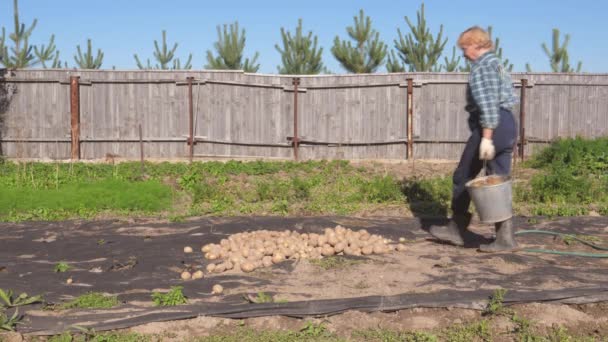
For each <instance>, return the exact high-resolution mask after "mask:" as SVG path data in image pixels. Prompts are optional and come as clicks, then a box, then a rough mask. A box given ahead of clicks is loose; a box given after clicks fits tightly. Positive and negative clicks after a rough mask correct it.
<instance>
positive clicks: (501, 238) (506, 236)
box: [479, 219, 518, 253]
mask: <svg viewBox="0 0 608 342" xmlns="http://www.w3.org/2000/svg"><path fill="white" fill-rule="evenodd" d="M494 227H495V228H496V239H495V240H494V242H492V243H489V244H482V245H480V246H479V251H480V252H485V253H495V252H508V251H512V250H515V249H517V248H518V246H517V241H515V228H514V227H513V220H512V219H508V220H506V221H502V222H497V223H495V224H494Z"/></svg>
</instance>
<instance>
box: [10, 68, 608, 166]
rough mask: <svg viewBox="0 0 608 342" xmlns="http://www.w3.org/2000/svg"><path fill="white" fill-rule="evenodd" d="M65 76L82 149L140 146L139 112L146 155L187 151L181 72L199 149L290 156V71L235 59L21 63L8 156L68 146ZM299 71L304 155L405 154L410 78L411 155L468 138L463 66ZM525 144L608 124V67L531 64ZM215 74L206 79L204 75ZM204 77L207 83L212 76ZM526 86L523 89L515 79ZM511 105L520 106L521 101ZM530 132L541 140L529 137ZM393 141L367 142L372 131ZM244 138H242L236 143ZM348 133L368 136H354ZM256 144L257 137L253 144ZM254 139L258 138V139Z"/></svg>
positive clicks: (114, 150)
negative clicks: (186, 66) (101, 66)
mask: <svg viewBox="0 0 608 342" xmlns="http://www.w3.org/2000/svg"><path fill="white" fill-rule="evenodd" d="M70 76H80V77H81V82H82V83H83V84H82V85H81V86H80V96H81V138H82V139H83V142H82V145H81V155H82V158H84V159H100V158H104V157H105V155H106V154H113V155H119V156H120V157H124V158H132V159H135V158H138V157H139V144H138V143H137V139H138V125H139V124H140V123H141V125H142V130H143V136H144V141H145V143H144V145H145V156H146V158H180V159H181V158H185V157H187V146H186V140H185V135H186V134H187V133H188V97H187V86H185V85H183V83H184V82H185V81H186V77H188V76H192V77H194V78H195V85H194V86H193V105H194V113H195V128H194V130H195V135H197V136H199V137H206V138H207V139H209V140H212V141H209V142H204V141H199V142H198V143H197V145H196V146H195V155H199V156H218V157H235V158H236V157H243V156H245V157H252V158H256V157H260V158H271V157H274V158H286V159H291V158H292V157H293V150H292V148H291V147H289V146H288V145H286V144H287V139H286V138H287V137H288V136H292V135H293V95H294V94H293V86H292V77H293V76H291V75H261V74H247V73H243V72H238V71H236V72H235V71H209V70H203V71H159V70H146V71H139V70H136V71H113V70H76V71H74V70H30V69H27V70H16V71H14V73H13V74H12V75H8V76H5V78H4V79H2V80H0V85H1V86H3V87H7V86H11V87H15V88H16V89H17V91H16V93H15V94H14V95H13V96H12V98H11V100H10V104H9V105H8V106H7V108H6V110H5V113H0V114H2V116H3V120H4V122H3V125H2V131H1V132H0V142H1V144H2V149H1V151H2V153H3V154H4V155H5V156H7V157H10V158H53V159H66V158H68V157H69V142H67V141H66V139H68V140H69V132H70V131H69V128H70V124H69V118H70V116H69V86H68V84H67V82H68V80H69V77H70ZM299 77H301V85H300V88H301V89H300V92H299V93H298V114H299V117H300V120H299V131H300V135H303V136H305V137H307V138H309V139H310V140H316V141H320V142H333V143H341V144H338V145H335V146H334V145H330V146H328V145H327V144H307V143H303V144H301V150H300V156H301V159H304V160H305V159H323V158H325V159H405V155H406V145H405V143H404V142H399V139H405V138H406V136H407V121H406V111H407V103H406V101H407V94H406V87H405V86H404V85H405V84H406V79H407V78H412V79H413V80H414V83H415V87H414V96H413V100H414V108H413V109H414V117H413V119H414V125H413V133H414V136H415V139H414V141H415V143H414V158H423V159H456V158H458V157H459V155H460V152H461V151H462V148H463V142H464V141H465V140H466V139H467V138H468V135H469V131H468V126H467V123H466V121H467V116H468V114H467V113H466V112H465V111H464V104H465V103H464V101H465V98H464V95H465V87H466V82H467V74H465V73H395V74H371V75H368V74H366V75H351V74H349V75H316V76H299ZM522 77H525V78H526V79H528V80H529V82H530V85H531V87H530V88H527V97H528V99H527V103H526V113H527V115H526V122H525V125H526V133H527V136H528V137H529V138H530V139H531V140H532V141H531V142H530V143H529V144H528V145H527V146H526V147H525V153H526V155H527V156H529V155H530V154H531V153H533V152H535V151H536V149H537V147H539V146H542V145H543V144H544V142H543V141H548V140H551V139H555V138H557V137H566V136H568V137H572V136H577V135H580V136H584V137H598V136H606V135H608V110H607V109H606V108H608V75H606V74H560V73H526V74H517V73H514V74H513V79H514V80H515V82H519V79H521V78H522ZM207 81H208V82H207ZM205 82H207V83H205ZM517 93H519V91H517ZM514 113H515V114H516V117H519V109H518V108H515V109H514ZM534 138H536V139H540V140H541V141H540V142H538V141H536V142H534ZM379 141H384V142H391V141H392V142H394V143H390V144H372V143H373V142H379ZM238 143H247V145H246V146H245V145H239V144H238ZM349 143H350V144H352V143H364V144H359V145H356V146H351V145H349ZM252 144H253V145H252ZM256 144H257V145H256Z"/></svg>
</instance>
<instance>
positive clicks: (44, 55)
mask: <svg viewBox="0 0 608 342" xmlns="http://www.w3.org/2000/svg"><path fill="white" fill-rule="evenodd" d="M34 54H35V55H36V57H37V58H38V60H39V61H40V63H42V67H43V68H45V69H46V68H47V67H49V66H47V65H46V62H47V61H52V62H51V65H50V67H51V68H61V61H60V60H59V51H57V50H56V46H55V35H51V40H50V41H49V45H48V46H46V47H45V46H44V45H41V46H40V48H38V47H37V46H34ZM65 67H66V68H67V67H68V65H67V62H66V63H65Z"/></svg>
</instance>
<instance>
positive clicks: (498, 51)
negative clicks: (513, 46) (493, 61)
mask: <svg viewBox="0 0 608 342" xmlns="http://www.w3.org/2000/svg"><path fill="white" fill-rule="evenodd" d="M488 34H489V35H490V39H492V26H488ZM494 53H495V54H496V57H498V59H500V60H501V61H502V65H503V66H504V67H505V69H506V70H508V71H509V72H511V71H513V64H511V63H509V59H508V58H505V60H503V59H502V48H501V47H500V39H499V38H498V37H496V38H495V39H494ZM459 71H463V72H470V71H471V62H469V61H468V60H465V65H464V67H460V70H459Z"/></svg>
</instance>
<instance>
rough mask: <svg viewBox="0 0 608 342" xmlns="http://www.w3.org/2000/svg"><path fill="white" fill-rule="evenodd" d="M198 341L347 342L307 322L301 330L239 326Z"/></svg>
mask: <svg viewBox="0 0 608 342" xmlns="http://www.w3.org/2000/svg"><path fill="white" fill-rule="evenodd" d="M194 341H196V342H292V341H322V342H342V341H344V342H346V340H345V339H342V338H340V337H338V336H336V335H335V334H333V333H331V332H329V331H328V330H327V328H326V327H325V326H323V325H322V324H316V323H313V322H307V323H306V324H305V325H304V326H303V327H302V328H301V329H300V330H299V331H292V330H280V331H268V330H265V331H256V330H253V329H251V328H246V327H239V328H237V329H236V331H235V332H233V333H227V334H218V335H213V336H207V337H200V338H197V339H195V340H194Z"/></svg>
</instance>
